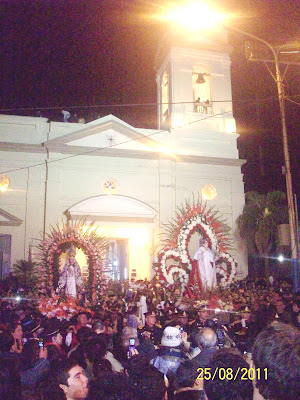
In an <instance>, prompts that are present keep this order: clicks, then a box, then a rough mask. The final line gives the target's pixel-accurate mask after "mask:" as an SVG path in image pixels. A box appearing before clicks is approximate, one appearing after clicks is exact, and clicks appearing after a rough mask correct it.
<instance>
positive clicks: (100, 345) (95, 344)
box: [84, 336, 107, 363]
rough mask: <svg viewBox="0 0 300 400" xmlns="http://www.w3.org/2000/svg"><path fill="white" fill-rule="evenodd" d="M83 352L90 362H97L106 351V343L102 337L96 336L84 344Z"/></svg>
mask: <svg viewBox="0 0 300 400" xmlns="http://www.w3.org/2000/svg"><path fill="white" fill-rule="evenodd" d="M84 353H85V354H86V356H87V358H88V360H89V361H90V362H91V363H94V362H99V361H100V360H102V359H103V358H104V357H105V355H106V353H107V345H106V342H105V340H104V339H103V338H102V337H99V336H96V337H94V338H92V339H90V340H88V341H87V342H86V343H85V345H84Z"/></svg>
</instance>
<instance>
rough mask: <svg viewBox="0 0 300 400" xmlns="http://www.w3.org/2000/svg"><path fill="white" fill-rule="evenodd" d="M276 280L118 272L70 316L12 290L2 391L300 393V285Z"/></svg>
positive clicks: (47, 399)
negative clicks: (189, 280)
mask: <svg viewBox="0 0 300 400" xmlns="http://www.w3.org/2000/svg"><path fill="white" fill-rule="evenodd" d="M271 283H272V284H270V282H266V281H264V280H260V281H256V282H254V281H253V280H251V279H245V280H243V281H237V282H235V283H234V284H232V285H231V286H230V287H229V288H215V289H214V290H212V291H207V292H204V293H202V294H201V296H196V295H194V297H193V296H192V297H190V295H189V296H188V295H186V294H185V293H182V292H181V290H180V287H179V285H177V284H174V285H172V286H169V287H168V288H166V287H165V286H164V285H162V284H161V283H160V282H159V281H158V280H156V279H153V280H152V281H151V282H150V281H135V280H134V279H132V280H131V281H130V282H128V281H127V282H123V283H121V282H110V283H109V284H108V287H107V290H106V293H105V295H103V296H102V297H101V299H100V301H99V302H98V304H97V305H96V306H94V307H90V311H85V310H83V311H81V312H80V313H77V314H76V315H74V316H73V317H72V318H71V319H70V320H64V319H58V318H57V317H56V316H53V315H51V318H50V317H49V315H48V316H47V315H44V314H43V313H41V311H40V310H39V308H38V305H39V303H40V302H41V300H42V294H40V296H39V297H37V298H35V299H31V298H28V296H27V297H26V298H18V299H17V300H16V295H15V294H14V295H13V296H12V297H3V298H2V300H1V307H0V399H4V400H6V399H7V400H66V399H67V400H81V399H82V400H83V399H88V400H100V399H101V400H106V399H109V400H114V399H116V400H117V399H118V400H127V399H128V400H129V399H136V400H139V399H143V400H147V399H149V400H150V399H151V400H163V399H167V398H168V399H171V400H172V399H174V400H185V399H191V400H193V399H206V400H248V399H249V400H251V399H255V400H256V399H259V398H260V399H262V398H263V399H265V400H267V399H269V400H292V399H297V398H300V330H299V328H300V295H299V293H298V294H295V293H293V292H292V288H291V285H290V284H289V283H288V282H287V281H282V282H274V281H272V282H271ZM82 301H83V300H82Z"/></svg>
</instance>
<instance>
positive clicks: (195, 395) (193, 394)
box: [174, 390, 206, 400]
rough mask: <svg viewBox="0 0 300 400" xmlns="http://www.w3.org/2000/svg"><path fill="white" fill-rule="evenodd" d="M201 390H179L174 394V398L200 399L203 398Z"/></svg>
mask: <svg viewBox="0 0 300 400" xmlns="http://www.w3.org/2000/svg"><path fill="white" fill-rule="evenodd" d="M203 393H204V392H203V391H200V390H188V391H186V392H179V393H176V394H175V395H174V399H175V400H201V399H203V398H204V399H205V398H206V397H205V395H204V396H203Z"/></svg>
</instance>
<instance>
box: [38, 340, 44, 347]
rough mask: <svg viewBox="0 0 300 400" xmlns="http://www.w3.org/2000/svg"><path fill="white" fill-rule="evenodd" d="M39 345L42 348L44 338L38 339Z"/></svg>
mask: <svg viewBox="0 0 300 400" xmlns="http://www.w3.org/2000/svg"><path fill="white" fill-rule="evenodd" d="M39 347H40V348H42V349H43V348H44V339H42V338H40V339H39Z"/></svg>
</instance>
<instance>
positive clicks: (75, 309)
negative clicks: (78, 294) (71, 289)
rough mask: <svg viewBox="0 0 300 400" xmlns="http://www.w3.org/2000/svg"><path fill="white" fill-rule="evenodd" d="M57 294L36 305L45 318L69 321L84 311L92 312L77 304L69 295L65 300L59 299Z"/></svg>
mask: <svg viewBox="0 0 300 400" xmlns="http://www.w3.org/2000/svg"><path fill="white" fill-rule="evenodd" d="M60 300H61V299H60V298H59V296H53V297H50V298H47V299H44V300H43V301H42V302H41V303H40V304H39V306H38V309H39V311H40V312H41V314H42V315H45V316H46V317H47V318H54V317H55V318H58V319H59V320H61V321H62V320H67V321H69V320H70V319H71V318H72V317H73V316H74V315H76V314H78V313H80V312H82V311H85V312H89V313H91V314H93V312H92V311H91V310H90V309H89V308H84V307H80V306H78V304H77V303H76V301H75V300H74V299H72V298H71V297H67V298H66V300H65V301H60Z"/></svg>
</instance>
